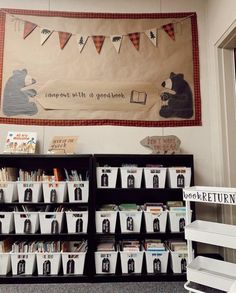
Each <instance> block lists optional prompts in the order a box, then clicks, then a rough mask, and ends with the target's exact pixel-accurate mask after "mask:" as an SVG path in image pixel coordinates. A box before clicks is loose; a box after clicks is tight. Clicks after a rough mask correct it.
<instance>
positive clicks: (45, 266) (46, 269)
mask: <svg viewBox="0 0 236 293" xmlns="http://www.w3.org/2000/svg"><path fill="white" fill-rule="evenodd" d="M50 273H51V262H50V260H45V262H44V263H43V275H49V274H50Z"/></svg>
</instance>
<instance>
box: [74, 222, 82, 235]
mask: <svg viewBox="0 0 236 293" xmlns="http://www.w3.org/2000/svg"><path fill="white" fill-rule="evenodd" d="M75 232H76V233H81V232H83V220H82V219H78V220H76V223H75Z"/></svg>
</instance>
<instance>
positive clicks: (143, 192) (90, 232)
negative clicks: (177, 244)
mask: <svg viewBox="0 0 236 293" xmlns="http://www.w3.org/2000/svg"><path fill="white" fill-rule="evenodd" d="M124 163H125V164H136V165H138V166H140V167H144V166H146V165H147V164H159V165H163V166H165V167H171V166H186V167H190V168H191V171H192V176H191V185H194V165H193V155H136V154H125V155H122V154H116V155H114V154H95V155H14V154H11V155H0V168H2V167H15V168H18V169H20V168H21V169H25V170H32V169H35V170H36V169H39V168H40V169H46V170H47V169H51V168H53V167H55V168H59V169H63V168H67V169H77V170H82V172H86V171H88V173H89V200H88V203H79V204H78V203H69V202H64V203H44V202H38V203H19V202H13V203H0V208H1V209H2V210H4V209H7V208H8V207H12V206H15V205H18V204H19V205H21V204H24V205H32V206H45V205H51V206H59V205H63V206H64V207H66V208H71V209H73V207H76V206H80V207H87V208H88V229H87V233H85V234H69V233H68V232H67V229H66V227H65V226H64V227H63V228H62V231H61V233H58V234H41V233H40V231H39V232H37V233H36V234H14V233H10V234H0V239H5V238H6V237H12V239H14V240H15V239H17V240H21V241H23V240H26V239H27V240H28V239H30V240H36V239H39V240H48V241H49V240H53V239H54V240H61V241H64V240H71V241H77V240H82V239H85V240H87V241H88V252H87V254H86V259H85V267H84V275H79V276H78V275H63V274H62V270H60V272H59V274H58V275H49V276H38V275H37V271H36V272H35V273H34V274H33V275H32V276H12V275H11V274H8V275H7V276H0V283H66V282H71V283H75V282H78V283H79V282H90V283H91V282H126V281H127V282H137V281H139V282H140V281H143V282H147V281H149V282H152V281H157V282H158V281H184V280H186V275H185V274H173V273H172V272H171V270H170V265H169V264H168V270H167V273H165V274H147V271H146V263H145V256H144V261H143V266H142V273H141V274H122V272H121V261H120V256H119V254H118V260H117V268H116V273H115V274H108V275H106V274H104V275H103V274H99V275H96V272H95V258H94V252H95V250H96V242H97V241H98V239H100V238H102V237H104V236H105V235H104V234H98V233H96V225H95V215H96V214H95V213H96V208H97V207H99V206H100V205H102V204H105V203H114V204H117V205H119V204H120V203H125V202H134V203H136V204H143V203H145V202H163V203H166V202H167V201H168V200H182V190H181V189H179V188H173V189H172V188H168V187H167V186H165V188H160V189H151V188H145V186H144V178H142V184H141V188H138V189H137V188H134V189H132V188H121V179H120V173H119V172H118V178H117V186H116V188H97V179H96V178H97V177H96V167H97V166H104V165H109V166H114V167H120V166H122V164H124ZM194 214H195V213H194V209H193V216H194ZM142 217H144V216H142ZM106 235H107V234H106ZM112 235H114V237H115V239H116V241H117V242H118V241H120V240H123V239H139V240H144V239H146V238H148V239H155V238H157V239H161V240H162V241H165V240H168V239H171V238H175V239H184V233H183V232H180V233H171V232H170V231H169V230H168V229H167V231H166V233H146V232H145V228H144V219H143V218H142V225H141V232H140V233H134V234H122V233H121V229H120V221H119V217H118V218H117V225H116V231H115V234H112Z"/></svg>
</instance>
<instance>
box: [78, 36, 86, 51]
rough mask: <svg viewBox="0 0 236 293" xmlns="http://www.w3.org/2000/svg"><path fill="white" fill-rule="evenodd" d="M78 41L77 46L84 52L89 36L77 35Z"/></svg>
mask: <svg viewBox="0 0 236 293" xmlns="http://www.w3.org/2000/svg"><path fill="white" fill-rule="evenodd" d="M76 39H77V45H78V47H79V51H80V52H82V50H83V48H84V45H85V44H86V42H87V40H88V36H85V35H80V34H77V35H76Z"/></svg>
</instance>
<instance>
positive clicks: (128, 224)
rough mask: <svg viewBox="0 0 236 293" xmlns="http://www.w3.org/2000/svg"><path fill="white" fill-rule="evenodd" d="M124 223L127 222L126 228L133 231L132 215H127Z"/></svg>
mask: <svg viewBox="0 0 236 293" xmlns="http://www.w3.org/2000/svg"><path fill="white" fill-rule="evenodd" d="M126 224H127V227H126V229H127V230H129V231H134V220H133V218H132V217H127V219H126Z"/></svg>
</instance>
